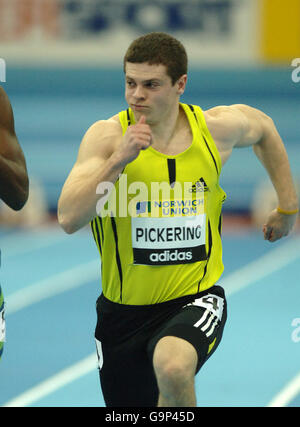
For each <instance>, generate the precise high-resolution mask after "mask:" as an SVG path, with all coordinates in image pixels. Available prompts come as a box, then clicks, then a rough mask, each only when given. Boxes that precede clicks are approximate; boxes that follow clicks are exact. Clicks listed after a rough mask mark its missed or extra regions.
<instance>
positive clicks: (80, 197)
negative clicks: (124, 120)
mask: <svg viewBox="0 0 300 427" xmlns="http://www.w3.org/2000/svg"><path fill="white" fill-rule="evenodd" d="M150 143H151V131H150V128H149V126H148V125H146V123H145V120H144V119H141V120H140V122H139V123H137V124H136V125H134V126H130V127H129V128H128V129H127V131H126V133H125V135H124V137H122V129H121V125H120V123H119V121H118V120H116V119H115V118H113V119H110V120H106V121H99V122H96V123H95V124H94V125H93V126H91V127H90V129H89V130H88V131H87V132H86V134H85V136H84V138H83V140H82V143H81V145H80V149H79V153H78V157H77V161H76V163H75V165H74V167H73V169H72V170H71V172H70V174H69V176H68V178H67V180H66V182H65V184H64V186H63V189H62V192H61V195H60V198H59V201H58V222H59V224H60V225H61V227H62V228H63V229H64V230H65V232H66V233H69V234H71V233H74V232H76V231H77V230H79V229H80V228H82V227H84V226H85V225H87V224H88V223H89V222H90V221H91V220H92V219H93V218H94V217H95V216H96V215H97V212H96V206H97V203H98V202H99V199H100V198H101V197H100V196H99V194H97V193H96V189H97V186H98V185H99V184H100V183H102V182H111V183H113V184H114V183H115V182H116V180H117V179H118V177H119V175H120V174H121V173H122V171H123V169H124V167H125V166H126V164H127V163H129V162H131V161H132V160H134V159H135V158H136V157H137V156H138V154H139V152H140V150H143V149H146V148H148V147H149V145H150ZM102 197H104V195H103V196H102ZM105 197H106V195H105Z"/></svg>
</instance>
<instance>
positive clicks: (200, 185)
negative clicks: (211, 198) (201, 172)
mask: <svg viewBox="0 0 300 427" xmlns="http://www.w3.org/2000/svg"><path fill="white" fill-rule="evenodd" d="M203 191H209V188H208V186H207V184H206V182H205V181H204V179H203V178H199V179H198V181H196V182H195V184H194V185H192V187H191V188H190V192H191V193H200V192H203Z"/></svg>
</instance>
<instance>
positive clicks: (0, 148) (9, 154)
mask: <svg viewBox="0 0 300 427" xmlns="http://www.w3.org/2000/svg"><path fill="white" fill-rule="evenodd" d="M28 187H29V183H28V175H27V169H26V163H25V158H24V154H23V151H22V148H21V147H20V144H19V142H18V139H17V136H16V133H15V126H14V116H13V111H12V107H11V104H10V101H9V99H8V96H7V94H6V93H5V91H4V89H3V88H2V87H0V199H1V200H3V201H4V202H5V203H6V204H7V205H8V206H9V207H10V208H12V209H14V210H15V211H18V210H20V209H22V207H23V206H24V205H25V203H26V201H27V199H28ZM4 340H5V321H4V298H3V294H2V291H1V286H0V358H1V355H2V352H3V342H4Z"/></svg>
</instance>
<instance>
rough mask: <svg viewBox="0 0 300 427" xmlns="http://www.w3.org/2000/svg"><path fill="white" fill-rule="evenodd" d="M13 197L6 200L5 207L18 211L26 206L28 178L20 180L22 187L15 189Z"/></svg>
mask: <svg viewBox="0 0 300 427" xmlns="http://www.w3.org/2000/svg"><path fill="white" fill-rule="evenodd" d="M14 193H15V197H12V198H9V200H6V203H7V205H8V206H9V207H10V208H11V209H13V210H14V211H20V210H21V209H22V208H23V207H24V206H25V204H26V202H27V200H28V197H29V180H28V177H24V179H23V180H22V186H19V187H18V188H17V189H15V192H14Z"/></svg>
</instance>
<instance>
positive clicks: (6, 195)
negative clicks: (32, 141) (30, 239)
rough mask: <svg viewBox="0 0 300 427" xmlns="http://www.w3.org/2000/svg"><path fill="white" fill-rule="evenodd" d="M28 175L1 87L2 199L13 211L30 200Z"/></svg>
mask: <svg viewBox="0 0 300 427" xmlns="http://www.w3.org/2000/svg"><path fill="white" fill-rule="evenodd" d="M28 187H29V182H28V175H27V169H26V162H25V158H24V154H23V151H22V148H21V147H20V145H19V142H18V139H17V136H16V133H15V128H14V117H13V111H12V108H11V104H10V102H9V99H8V97H7V95H6V93H5V91H4V89H3V88H1V87H0V198H1V199H2V200H3V201H4V202H5V203H6V204H7V205H8V206H9V207H11V208H12V209H14V210H20V209H22V207H23V206H24V204H25V203H26V201H27V199H28Z"/></svg>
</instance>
